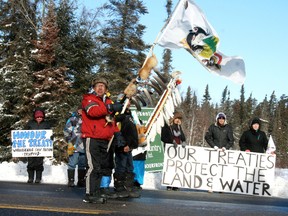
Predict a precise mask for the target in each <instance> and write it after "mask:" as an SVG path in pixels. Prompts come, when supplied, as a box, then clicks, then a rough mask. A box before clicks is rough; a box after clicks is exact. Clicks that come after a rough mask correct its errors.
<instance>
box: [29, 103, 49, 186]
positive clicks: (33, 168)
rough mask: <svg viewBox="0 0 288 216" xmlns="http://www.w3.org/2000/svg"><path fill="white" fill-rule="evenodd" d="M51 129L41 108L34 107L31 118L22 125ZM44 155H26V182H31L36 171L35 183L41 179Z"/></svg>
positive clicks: (32, 128)
mask: <svg viewBox="0 0 288 216" xmlns="http://www.w3.org/2000/svg"><path fill="white" fill-rule="evenodd" d="M45 129H51V126H50V124H49V123H48V122H47V121H45V113H44V111H43V110H42V109H41V108H36V109H35V110H34V112H33V119H32V120H30V121H29V122H28V123H27V125H26V126H25V127H24V130H45ZM43 159H44V157H28V165H27V172H28V181H27V183H33V181H34V176H35V172H36V179H35V183H38V184H39V183H40V182H41V179H42V172H43V171H44V166H43Z"/></svg>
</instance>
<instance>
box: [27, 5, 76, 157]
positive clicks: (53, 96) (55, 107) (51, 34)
mask: <svg viewBox="0 0 288 216" xmlns="http://www.w3.org/2000/svg"><path fill="white" fill-rule="evenodd" d="M47 10H48V11H47V14H46V16H45V18H44V23H43V26H42V29H41V33H40V38H39V40H37V41H34V45H35V47H36V48H37V52H36V53H35V55H34V56H33V57H34V59H35V60H36V61H37V63H38V64H39V65H38V68H39V69H40V70H37V71H34V72H33V78H34V82H33V86H34V89H35V90H34V93H33V94H32V97H31V101H32V102H33V104H34V106H35V107H38V106H40V107H43V108H44V109H45V111H46V113H47V115H46V116H47V117H48V119H49V120H50V121H51V123H52V125H53V126H54V127H53V134H54V136H55V137H61V136H63V135H62V134H63V128H64V124H65V121H66V119H64V118H63V116H66V112H67V106H65V104H67V96H68V95H69V94H70V93H71V90H70V86H71V83H70V82H68V81H67V80H66V74H65V72H66V71H67V68H66V67H65V66H64V65H63V66H61V67H59V66H57V62H56V58H55V57H56V50H57V49H58V47H59V37H58V33H59V28H58V26H57V21H56V14H55V11H54V3H53V2H52V1H50V4H49V5H48V9H47ZM54 148H55V149H58V150H59V151H55V155H54V156H55V157H56V158H57V159H58V161H61V158H62V154H63V152H62V153H61V149H63V143H62V142H60V143H58V142H57V140H56V142H55V143H54Z"/></svg>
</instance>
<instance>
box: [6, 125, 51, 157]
mask: <svg viewBox="0 0 288 216" xmlns="http://www.w3.org/2000/svg"><path fill="white" fill-rule="evenodd" d="M52 134H53V132H52V130H12V131H11V140H12V157H49V156H51V157H53V140H52V139H51V136H52Z"/></svg>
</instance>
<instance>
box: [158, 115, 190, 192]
mask: <svg viewBox="0 0 288 216" xmlns="http://www.w3.org/2000/svg"><path fill="white" fill-rule="evenodd" d="M169 123H170V124H169V125H167V124H166V123H165V124H164V127H162V129H161V141H162V142H163V143H164V148H165V145H166V143H168V144H169V143H170V144H173V145H174V147H175V148H177V147H178V145H181V146H182V147H183V148H184V147H185V146H186V137H185V134H184V132H183V130H182V127H181V124H182V114H181V113H180V112H174V116H173V118H172V119H170V121H169ZM167 190H175V191H177V190H179V188H177V187H170V186H168V187H167Z"/></svg>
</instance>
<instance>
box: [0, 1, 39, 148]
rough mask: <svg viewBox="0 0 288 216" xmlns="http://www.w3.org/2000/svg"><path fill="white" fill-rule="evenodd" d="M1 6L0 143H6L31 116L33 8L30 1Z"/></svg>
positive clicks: (5, 2)
mask: <svg viewBox="0 0 288 216" xmlns="http://www.w3.org/2000/svg"><path fill="white" fill-rule="evenodd" d="M0 7H1V8H0V11H1V12H0V13H1V14H0V17H1V19H0V41H1V44H0V59H1V62H0V68H1V69H0V93H1V94H0V95H1V98H0V100H1V102H2V104H3V105H2V109H0V125H1V130H0V143H3V144H9V140H8V139H7V138H8V137H10V136H8V135H7V134H10V130H11V129H21V128H23V125H24V124H25V122H26V120H27V119H28V118H29V117H30V113H29V110H30V107H29V105H30V103H29V102H30V101H29V96H30V95H31V93H32V92H33V89H32V79H31V72H30V68H31V67H32V62H31V60H30V53H31V50H32V48H33V46H32V44H31V40H32V39H33V38H35V37H36V29H35V26H34V25H32V22H33V20H35V14H36V8H35V4H34V3H30V2H29V1H1V3H0ZM24 9H25V10H24ZM28 17H29V19H28Z"/></svg>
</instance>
